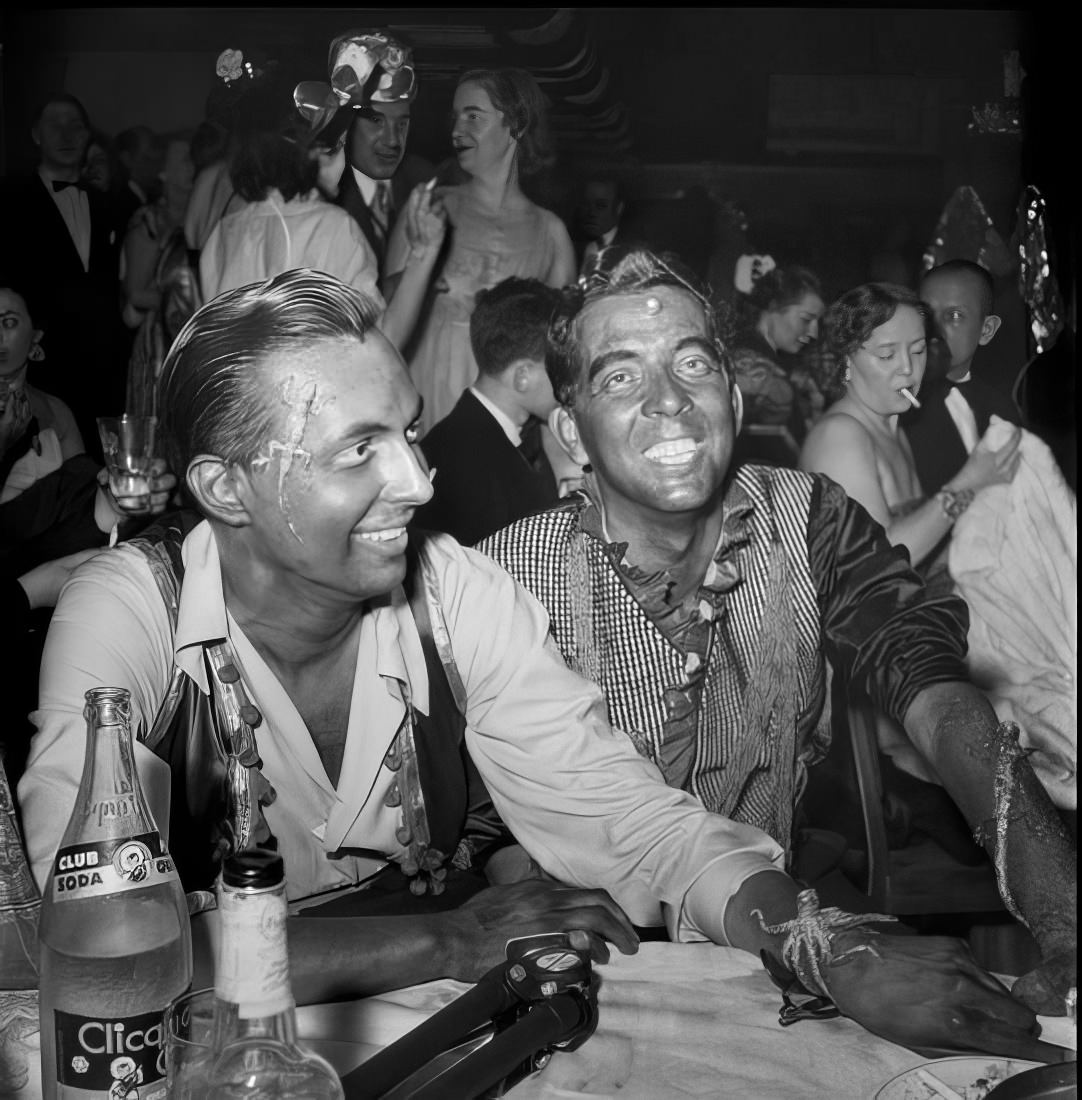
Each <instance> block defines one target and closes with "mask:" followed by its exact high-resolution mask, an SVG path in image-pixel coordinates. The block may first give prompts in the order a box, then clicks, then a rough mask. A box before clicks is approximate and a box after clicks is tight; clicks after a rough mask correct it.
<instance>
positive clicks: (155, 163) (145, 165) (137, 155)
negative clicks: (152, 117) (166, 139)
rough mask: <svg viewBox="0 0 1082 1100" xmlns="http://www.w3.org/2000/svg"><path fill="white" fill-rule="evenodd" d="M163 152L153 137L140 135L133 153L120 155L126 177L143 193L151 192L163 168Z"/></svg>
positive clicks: (147, 134) (149, 134)
mask: <svg viewBox="0 0 1082 1100" xmlns="http://www.w3.org/2000/svg"><path fill="white" fill-rule="evenodd" d="M165 152H166V151H165V150H164V149H163V148H162V146H161V144H160V143H159V142H157V141H155V140H154V135H153V134H151V133H145V134H143V135H142V137H141V140H140V142H139V145H138V147H137V148H136V149H135V150H134V151H133V152H130V153H129V152H124V153H121V154H120V159H121V161H122V163H123V164H124V167H125V168H126V169H127V170H128V175H129V176H130V177H131V179H132V180H134V181H135V183H137V184H138V185H139V186H140V187H141V188H142V189H143V190H144V191H152V190H153V189H154V187H155V185H156V184H157V182H158V179H159V177H160V176H161V173H162V170H163V168H164V166H165Z"/></svg>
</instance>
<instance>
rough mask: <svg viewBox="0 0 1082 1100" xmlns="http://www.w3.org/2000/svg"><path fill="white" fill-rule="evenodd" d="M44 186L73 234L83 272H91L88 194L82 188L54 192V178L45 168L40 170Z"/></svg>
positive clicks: (73, 241)
mask: <svg viewBox="0 0 1082 1100" xmlns="http://www.w3.org/2000/svg"><path fill="white" fill-rule="evenodd" d="M38 175H39V176H40V177H41V182H42V185H43V186H44V187H45V190H46V191H48V192H49V194H50V195H51V196H52V200H53V202H55V203H56V208H57V210H59V211H60V216H61V217H62V218H63V219H64V224H65V225H66V226H67V227H68V233H70V234H71V243H72V244H74V245H75V251H76V252H78V253H79V259H80V260H81V261H82V263H83V270H84V271H89V270H90V200H89V199H88V198H87V197H86V192H85V191H84V190H83V189H82V188H80V187H65V188H63V189H62V190H60V191H54V190H53V179H54V177H53V176H51V175H49V171H48V169H47V168H45V167H41V168H39V169H38Z"/></svg>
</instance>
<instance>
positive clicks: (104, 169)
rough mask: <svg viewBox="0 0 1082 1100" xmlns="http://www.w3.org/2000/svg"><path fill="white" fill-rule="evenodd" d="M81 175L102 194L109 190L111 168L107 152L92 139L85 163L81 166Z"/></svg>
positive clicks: (111, 175)
mask: <svg viewBox="0 0 1082 1100" xmlns="http://www.w3.org/2000/svg"><path fill="white" fill-rule="evenodd" d="M83 176H84V177H85V179H86V182H87V183H88V184H89V185H90V186H91V187H93V188H94V189H95V190H96V191H101V192H102V193H103V194H104V193H105V192H106V191H108V190H109V185H110V184H111V183H112V182H113V169H112V166H111V165H110V164H109V154H108V153H107V152H106V150H105V149H104V148H103V147H102V146H101V145H99V144H98V142H96V141H92V142H91V143H90V146H89V148H88V149H87V151H86V165H85V167H84V168H83Z"/></svg>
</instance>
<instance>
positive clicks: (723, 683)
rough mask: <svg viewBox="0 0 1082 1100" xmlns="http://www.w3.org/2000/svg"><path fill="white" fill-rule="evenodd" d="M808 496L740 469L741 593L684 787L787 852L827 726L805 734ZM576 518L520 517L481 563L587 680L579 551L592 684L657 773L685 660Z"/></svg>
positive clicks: (725, 624)
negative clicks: (529, 607) (587, 596)
mask: <svg viewBox="0 0 1082 1100" xmlns="http://www.w3.org/2000/svg"><path fill="white" fill-rule="evenodd" d="M813 484H814V482H813V479H812V478H811V477H809V476H808V475H806V474H804V473H801V472H799V471H795V470H788V469H774V468H768V467H756V466H745V467H743V468H742V469H741V470H740V471H739V472H738V474H737V475H736V477H735V479H734V482H733V485H732V487H731V488H730V491H729V494H728V496H727V503H726V507H727V508H728V507H731V506H732V503H733V502H734V501H741V502H742V503H744V504H748V503H750V508H749V509H748V512H747V518H746V529H745V531H744V535H746V541H743V542H740V543H738V544H737V545H736V546H735V548H734V549H733V551H732V555H733V556H732V558H731V559H730V560H733V561H735V563H736V564H737V566H738V572H739V576H740V578H741V579H740V580H739V581H738V582H737V584H736V585H735V587H733V588H732V589H731V591H729V592H728V594H727V595H726V597H725V607H724V613H722V614H719V615H718V616H717V617H716V618H715V620H714V624H713V638H712V641H711V645H710V651H709V657H708V661H707V669H706V674H705V683H704V687H703V692H702V696H701V704H700V707H699V713H698V720H697V724H698V736H697V744H696V747H695V757H694V761H693V763H692V766H691V769H690V773H689V774H688V778H687V780H686V781H685V782H684V783H683V784H682V785H683V787H684V789H686V790H687V791H688V792H689V793H691V794H693V795H695V796H696V797H698V798H699V799H700V800H701V801H702V802H703V804H704V805H705V806H706V807H707V808H708V809H710V810H712V811H713V812H715V813H723V814H725V815H726V816H728V817H731V818H733V819H735V820H737V821H741V822H745V823H748V824H751V825H755V826H757V827H759V828H761V829H764V830H765V831H766V832H768V833H770V834H771V835H772V836H773V837H774V838H775V839H776V840H777V841H778V843H779V844H781V845H782V846H783V847H785V848H786V849H787V850H788V848H789V846H790V844H791V835H790V834H791V831H792V814H793V807H794V805H795V803H796V801H797V799H798V798H799V796H800V794H801V792H802V790H803V785H804V781H805V778H806V769H807V766H808V764H810V763H813V762H814V761H815V760H817V759H821V757H822V755H823V754H824V753H825V751H826V747H827V745H828V743H829V717H828V716H824V718H823V721H821V722H820V723H819V725H818V728H817V727H816V723H817V720H818V719H820V716H821V715H823V711H824V706H825V704H827V703H828V693H827V690H826V687H827V684H826V675H825V668H824V661H823V657H822V653H821V649H820V619H819V607H818V600H817V596H816V588H815V583H814V580H813V578H812V575H811V570H810V566H809V562H808V547H807V523H808V512H809V507H810V504H811V497H812V489H813ZM585 507H586V504H585V502H583V501H582V500H581V499H580V500H578V501H575V502H572V503H569V504H567V505H564V506H562V507H559V508H555V509H552V510H550V511H547V512H541V513H538V514H537V515H533V516H529V517H527V518H526V519H523V520H520V521H518V522H517V523H514V524H512V525H511V526H509V527H506V528H504V529H503V530H502V531H500V532H497V533H496V534H495V535H493V536H491V537H490V538H489V539H487V540H485V541H484V542H482V543H481V544H480V545H479V547H478V549H480V550H482V551H484V552H485V553H487V554H489V555H490V556H491V557H493V558H495V560H496V561H498V562H499V563H500V564H501V565H502V566H504V568H505V569H507V570H508V572H510V573H511V574H512V575H513V576H514V577H515V578H516V579H517V580H518V581H519V582H520V583H521V584H522V585H524V586H525V587H526V588H527V589H529V591H530V592H532V593H533V594H534V595H535V596H536V597H537V598H538V599H539V600H540V601H541V603H542V604H543V605H544V606H545V608H546V609H547V610H548V612H549V616H550V618H551V623H552V633H553V636H554V638H555V640H556V643H557V645H558V646H559V648H560V651H561V653H562V654H563V656H564V659H565V660H566V661H567V663H568V664H569V665H570V666H571V667H572V668H575V669H576V670H579V671H585V670H584V669H583V660H582V658H583V654H582V652H581V646H582V639H581V637H580V635H581V634H583V633H585V631H584V630H583V629H582V628H581V627H579V628H577V627H576V622H577V621H579V622H581V621H582V620H581V614H582V612H581V607H582V600H581V599H578V600H576V596H575V592H574V591H573V584H574V583H576V581H573V580H572V578H575V579H576V580H577V583H578V584H582V583H584V582H583V581H581V580H578V578H580V576H581V575H582V572H583V571H582V570H580V569H579V568H577V567H576V566H575V562H574V558H575V554H576V547H575V541H576V540H580V541H579V546H580V547H583V546H584V547H585V553H586V561H587V563H588V568H587V571H586V572H587V573H588V576H589V585H590V589H591V597H592V599H591V600H590V603H592V609H591V610H592V615H591V619H590V621H591V623H592V633H593V644H594V647H595V648H596V650H597V651H598V653H599V654H600V660H599V662H595V665H596V667H595V669H594V678H596V679H597V682H598V685H599V686H600V687H601V688H602V689H603V691H604V693H605V696H606V700H607V702H608V708H609V717H610V720H611V722H612V724H613V725H614V726H616V727H618V728H619V729H622V730H624V731H625V732H626V733H628V734H629V736H630V737H631V739H632V741H633V742H634V743H635V745H636V747H637V748H638V750H639V752H640V753H642V754H643V755H645V756H648V757H650V758H651V759H653V760H654V761H655V762H658V763H659V764H660V758H661V747H662V738H663V734H664V723H665V718H666V701H665V695H666V691H667V690H668V689H675V688H679V686H680V685H681V684H682V683H683V682H684V679H685V677H684V665H685V655H684V654H683V653H682V652H681V651H680V650H679V649H678V648H677V647H675V646H674V645H673V644H672V643H671V642H670V641H669V640H668V638H666V636H665V635H664V634H663V633H662V631H661V630H660V629H659V628H658V627H657V626H656V625H655V624H654V622H653V621H652V620H651V619H650V617H649V615H648V614H647V613H646V611H645V610H644V609H643V607H642V606H641V605H640V604H639V603H638V601H637V600H636V599H635V598H634V597H633V596H632V595H631V593H630V592H629V591H628V588H627V587H626V585H625V584H624V583H623V581H622V579H621V577H620V574H619V571H618V569H617V566H616V565H615V564H614V563H613V561H612V557H611V554H609V553H608V552H607V551H606V549H605V547H604V546H603V544H602V543H600V542H599V541H598V540H597V539H595V538H593V537H591V536H590V535H587V534H585V532H583V531H582V529H581V525H580V517H581V515H582V513H583V511H584V509H585ZM578 552H579V553H581V550H579V551H578ZM580 596H581V593H580ZM587 606H589V605H587ZM779 679H780V680H783V681H784V689H785V690H784V692H783V693H782V694H783V695H784V698H783V699H781V700H780V701H778V702H777V703H776V704H770V703H769V702H768V705H767V706H766V707H765V708H764V706H762V705H761V701H762V700H763V699H764V698H767V699H768V700H769V699H770V698H772V697H771V696H770V695H769V693H770V692H771V691H772V690H774V691H775V694H777V689H778V688H779V684H778V683H777V681H779ZM749 700H750V701H751V703H749ZM756 700H758V702H756ZM749 710H750V711H752V712H754V711H756V710H758V711H759V712H760V713H762V714H764V719H763V720H760V721H758V722H756V728H752V729H749V728H748V725H749V718H748V712H749ZM783 727H784V728H783ZM663 770H664V769H663Z"/></svg>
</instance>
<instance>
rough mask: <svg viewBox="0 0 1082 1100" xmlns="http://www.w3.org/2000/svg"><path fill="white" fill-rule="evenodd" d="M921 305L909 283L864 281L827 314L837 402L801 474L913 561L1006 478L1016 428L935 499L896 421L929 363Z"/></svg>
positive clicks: (830, 382) (819, 427) (826, 381)
mask: <svg viewBox="0 0 1082 1100" xmlns="http://www.w3.org/2000/svg"><path fill="white" fill-rule="evenodd" d="M927 315H928V311H927V307H926V306H925V305H924V303H923V302H921V300H920V299H919V298H918V297H917V295H916V294H915V293H914V292H913V291H911V290H909V289H907V288H906V287H902V286H896V285H894V284H892V283H864V284H862V285H861V286H858V287H855V288H854V289H852V290H850V291H847V292H846V293H845V294H843V295H842V296H841V297H840V298H839V299H838V300H837V301H836V302H835V303H834V304H833V305H832V306H831V307H830V309H829V310H827V312H826V315H825V316H824V318H823V338H824V342H825V344H826V345H827V349H826V350H827V351H828V352H829V354H828V355H826V356H824V357H823V360H822V376H821V377H820V379H819V384H820V388H821V389H822V390H823V392H824V394H826V396H827V399H828V400H831V399H836V400H834V403H833V404H832V405H830V407H829V408H828V409H827V410H826V412H825V413H824V415H823V417H822V419H821V420H820V421H819V422H818V424H816V425H815V427H814V428H813V429H812V430H811V432H810V433H809V434H808V438H807V440H806V441H805V443H804V447H803V449H802V451H801V455H800V466H801V468H802V469H805V470H811V471H814V472H818V473H824V474H828V475H829V476H830V477H832V478H834V480H835V481H837V482H838V483H839V484H840V485H841V486H842V488H843V489H845V491H846V492H847V493H848V494H849V496H851V497H852V498H853V499H854V500H856V501H858V502H859V503H860V504H863V505H864V507H865V508H866V509H867V510H868V512H869V514H870V515H871V516H872V518H873V519H875V520H877V521H878V522H879V523H881V524H882V525H883V527H884V528H885V529H886V532H887V537H888V538H889V539H890V540H891V542H893V543H895V544H896V545H902V546H905V547H906V548H907V549H908V550H909V556H910V559H911V560H912V562H913V564H914V565H920V564H921V563H923V562H926V561H927V560H928V559H929V558H930V557H932V554H933V551H934V550H936V548H937V547H939V545H940V543H942V542H943V540H944V539H945V538H946V537H947V536H948V535H949V534H950V531H951V528H952V527H953V526H954V522H955V520H956V519H957V518H958V516H960V515H961V514H962V512H963V511H965V509H966V507H967V506H968V505H969V503H970V501H972V499H973V497H974V495H975V494H976V493H977V492H978V491H979V490H981V489H983V488H985V486H988V485H996V484H1000V483H1005V482H1009V481H1010V480H1011V479H1012V478H1013V477H1014V474H1015V471H1016V470H1017V469H1018V462H1019V452H1018V444H1019V442H1020V439H1021V432H1019V431H1015V432H1014V433H1013V434H1012V436H1011V438H1010V440H1009V441H1008V442H1007V443H1006V444H1004V445H1003V446H1002V447H1001V448H1000V449H999V450H991V449H990V448H989V447H988V446H987V445H986V444H985V443H983V442H982V443H980V444H978V446H977V447H976V449H975V450H974V451H973V453H972V454H971V455H970V456H969V458H968V459H967V460H966V462H965V465H964V466H962V468H961V469H960V470H959V471H958V473H956V474H955V475H954V477H952V478H951V479H950V480H949V481H948V482H947V484H946V485H945V486H944V487H943V489H942V490H940V491H939V492H938V493H936V495H935V496H934V497H932V498H931V499H926V498H925V495H924V492H923V490H922V488H921V485H920V481H919V479H918V477H917V469H916V466H915V464H914V462H913V453H912V451H911V450H910V448H909V441H908V440H907V439H906V436H905V432H904V431H903V430H902V429H901V428H900V426H899V423H898V418H899V416H900V415H901V414H902V413H904V412H905V411H906V410H907V409H908V408H909V407H910V406H911V405H912V404H915V403H916V402H917V401H918V400H919V399H918V398H917V394H918V393H919V392H920V386H921V382H922V380H923V378H924V372H925V368H926V366H927V359H928V344H929V340H928V322H927Z"/></svg>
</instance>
